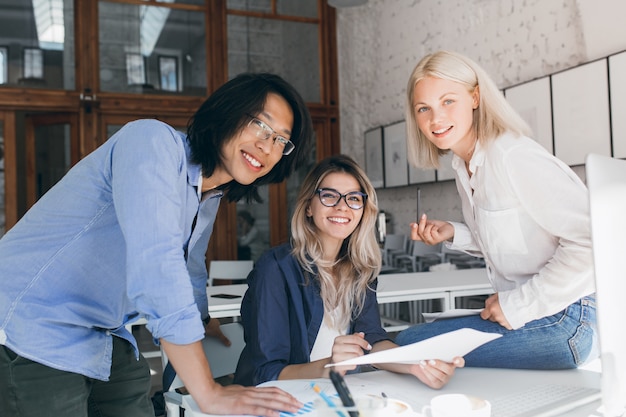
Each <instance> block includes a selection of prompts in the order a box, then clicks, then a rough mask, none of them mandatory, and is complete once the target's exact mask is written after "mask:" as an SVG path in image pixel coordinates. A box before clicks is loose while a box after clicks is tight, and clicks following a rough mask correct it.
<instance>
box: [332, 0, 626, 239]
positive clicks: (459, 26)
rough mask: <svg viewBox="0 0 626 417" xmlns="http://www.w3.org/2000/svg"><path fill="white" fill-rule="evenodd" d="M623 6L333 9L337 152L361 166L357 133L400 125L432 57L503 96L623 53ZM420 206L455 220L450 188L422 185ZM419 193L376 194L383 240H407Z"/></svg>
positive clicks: (461, 1)
mask: <svg viewBox="0 0 626 417" xmlns="http://www.w3.org/2000/svg"><path fill="white" fill-rule="evenodd" d="M623 16H626V2H623V0H369V2H368V3H367V4H366V5H364V6H358V7H351V8H343V9H338V10H337V38H338V56H339V90H340V109H341V110H340V111H341V119H340V120H341V149H342V152H344V153H347V154H350V155H354V156H355V157H356V159H357V161H358V162H360V163H361V164H363V163H364V152H363V151H364V149H363V133H364V132H365V130H367V129H369V128H371V127H374V126H379V125H385V124H389V123H392V122H395V121H398V120H401V119H403V117H404V116H403V111H404V94H405V91H406V81H407V79H408V77H409V74H410V73H411V71H412V70H413V67H414V66H415V65H416V64H417V62H418V61H419V59H420V58H421V57H422V56H423V55H425V54H427V53H429V52H432V51H436V50H438V49H450V50H456V51H458V52H462V53H464V54H466V55H468V56H470V57H471V58H472V59H474V60H475V61H477V62H478V63H480V64H481V65H482V66H483V67H484V68H485V69H486V70H487V72H489V74H490V75H491V76H492V77H493V78H494V80H495V81H496V83H497V84H498V86H499V87H500V88H505V87H509V86H511V85H514V84H519V83H521V82H524V81H529V80H532V79H535V78H538V77H542V76H545V75H548V74H552V73H555V72H557V71H560V70H563V69H567V68H571V67H573V66H576V65H578V64H581V63H583V62H587V61H590V60H593V59H597V58H601V57H604V56H607V55H610V54H612V53H615V52H619V51H623V50H626V26H625V25H623V23H622V22H621V21H620V19H623ZM420 188H421V196H422V207H423V210H425V211H426V212H427V213H428V214H429V215H430V216H432V217H433V218H438V219H442V220H445V219H449V220H460V219H461V218H462V215H461V209H460V201H459V198H458V195H457V191H456V187H455V186H454V183H453V182H446V183H439V184H427V185H420ZM415 196H416V191H415V186H409V187H399V188H394V189H382V190H379V191H378V197H379V200H380V204H379V205H380V208H381V209H382V210H385V211H386V212H388V213H391V215H392V224H390V225H388V226H389V227H388V232H391V233H399V232H407V233H408V223H409V222H411V221H413V220H414V217H415Z"/></svg>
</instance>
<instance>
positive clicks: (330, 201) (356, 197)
mask: <svg viewBox="0 0 626 417" xmlns="http://www.w3.org/2000/svg"><path fill="white" fill-rule="evenodd" d="M317 192H318V195H319V198H320V201H321V203H322V204H323V205H325V206H326V207H334V206H336V205H337V204H339V201H340V200H341V198H342V197H343V199H344V201H345V202H346V204H347V205H348V207H350V208H351V209H353V210H358V209H360V208H362V207H363V206H364V205H365V199H366V197H367V195H365V194H363V193H361V192H359V191H352V192H349V193H346V194H341V193H340V192H338V191H336V190H332V189H327V188H321V189H319V190H317Z"/></svg>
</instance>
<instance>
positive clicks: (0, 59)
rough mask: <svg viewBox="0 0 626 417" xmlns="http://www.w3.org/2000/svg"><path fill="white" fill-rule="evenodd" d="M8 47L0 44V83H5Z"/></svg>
mask: <svg viewBox="0 0 626 417" xmlns="http://www.w3.org/2000/svg"><path fill="white" fill-rule="evenodd" d="M8 58H9V49H8V48H7V47H6V46H0V84H6V83H7V72H8V66H9V59H8Z"/></svg>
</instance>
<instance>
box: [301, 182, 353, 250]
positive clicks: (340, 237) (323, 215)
mask: <svg viewBox="0 0 626 417" xmlns="http://www.w3.org/2000/svg"><path fill="white" fill-rule="evenodd" d="M319 188H330V189H334V190H336V191H338V192H339V193H341V194H342V195H344V194H347V193H350V192H352V191H361V186H360V185H359V182H358V181H357V180H356V178H354V177H353V176H352V175H350V174H347V173H345V172H333V173H331V174H328V175H327V176H326V177H325V178H324V179H323V180H322V182H321V183H320V185H319ZM348 198H349V197H348ZM306 215H307V217H310V218H312V220H313V223H314V224H315V227H316V228H317V231H318V237H319V239H320V240H321V241H322V243H323V246H324V253H325V256H326V257H327V258H330V259H334V258H335V256H336V255H337V253H339V249H340V248H341V245H342V243H343V241H344V240H345V239H346V238H347V237H349V236H350V235H351V234H352V232H354V230H355V229H356V228H357V226H358V225H359V223H360V222H361V217H363V208H360V209H358V210H354V209H351V208H350V207H348V205H347V204H346V201H345V199H344V198H343V197H342V198H341V199H340V200H339V203H338V204H337V205H336V206H334V207H327V206H325V205H323V204H322V202H321V201H320V198H319V194H316V195H315V196H314V197H313V198H312V199H311V202H310V204H309V207H308V208H307V210H306Z"/></svg>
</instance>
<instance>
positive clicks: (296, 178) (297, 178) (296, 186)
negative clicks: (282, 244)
mask: <svg viewBox="0 0 626 417" xmlns="http://www.w3.org/2000/svg"><path fill="white" fill-rule="evenodd" d="M314 143H317V137H316V138H315V141H314ZM316 155H317V151H316V147H315V146H314V147H313V149H312V150H311V154H310V155H309V158H308V159H307V161H306V163H304V164H302V165H300V166H299V167H298V169H297V170H296V171H295V172H294V173H293V174H291V175H290V176H289V178H287V213H288V216H289V217H288V218H289V222H288V223H287V226H288V228H289V233H290V235H291V217H293V211H294V209H295V204H296V199H297V198H298V193H299V192H300V185H301V184H302V183H303V182H304V177H306V176H307V174H308V173H309V171H310V170H312V169H313V166H314V165H315V164H316V163H317V160H316Z"/></svg>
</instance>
